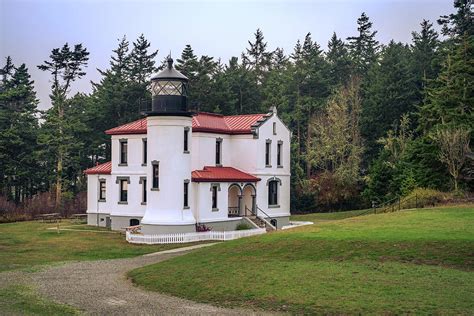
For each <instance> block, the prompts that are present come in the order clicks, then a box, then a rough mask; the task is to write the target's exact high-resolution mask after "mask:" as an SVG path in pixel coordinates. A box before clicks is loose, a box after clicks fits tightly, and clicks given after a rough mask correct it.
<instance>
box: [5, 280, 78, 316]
mask: <svg viewBox="0 0 474 316" xmlns="http://www.w3.org/2000/svg"><path fill="white" fill-rule="evenodd" d="M0 310H1V311H2V312H1V313H2V314H3V315H10V314H15V315H47V316H49V315H79V314H80V313H79V311H78V310H77V309H75V308H73V307H71V306H68V305H62V304H57V303H54V302H52V301H49V300H45V299H43V298H41V297H40V296H38V295H37V294H36V293H35V291H33V290H32V289H31V288H29V287H26V286H21V285H12V286H9V287H6V288H2V289H0Z"/></svg>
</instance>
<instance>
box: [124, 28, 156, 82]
mask: <svg viewBox="0 0 474 316" xmlns="http://www.w3.org/2000/svg"><path fill="white" fill-rule="evenodd" d="M149 48H150V43H149V42H148V41H147V39H146V38H145V36H144V35H143V34H141V35H140V36H139V37H138V39H137V40H136V41H135V42H133V49H132V52H131V54H130V76H131V79H132V80H133V81H134V82H136V83H138V84H139V85H147V84H148V80H149V78H150V76H151V75H152V74H153V73H154V72H156V71H157V68H156V67H155V61H154V59H155V57H156V55H157V54H158V50H156V51H154V52H151V53H148V49H149Z"/></svg>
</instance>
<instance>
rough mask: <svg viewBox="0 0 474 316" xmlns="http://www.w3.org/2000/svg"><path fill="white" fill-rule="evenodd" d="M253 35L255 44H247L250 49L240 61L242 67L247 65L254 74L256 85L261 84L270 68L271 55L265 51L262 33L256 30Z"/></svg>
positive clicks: (265, 46)
mask: <svg viewBox="0 0 474 316" xmlns="http://www.w3.org/2000/svg"><path fill="white" fill-rule="evenodd" d="M254 35H255V42H254V43H252V42H251V41H249V42H248V43H249V45H250V48H247V49H246V53H242V61H243V63H244V65H248V66H249V67H250V69H251V70H252V71H254V72H255V77H256V79H257V84H261V83H263V81H264V78H265V74H266V72H267V71H268V69H269V67H270V64H271V58H272V53H271V52H269V51H267V43H266V42H265V41H264V40H265V38H264V36H263V32H262V31H261V30H260V29H257V32H255V34H254Z"/></svg>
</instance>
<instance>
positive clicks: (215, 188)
mask: <svg viewBox="0 0 474 316" xmlns="http://www.w3.org/2000/svg"><path fill="white" fill-rule="evenodd" d="M218 190H219V187H218V186H217V185H212V186H211V192H212V210H213V211H218V210H219V209H218V208H217V191H218Z"/></svg>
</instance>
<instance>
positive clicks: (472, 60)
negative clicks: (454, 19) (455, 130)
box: [419, 35, 474, 133]
mask: <svg viewBox="0 0 474 316" xmlns="http://www.w3.org/2000/svg"><path fill="white" fill-rule="evenodd" d="M473 104H474V37H473V36H467V35H466V36H463V37H462V39H460V42H459V44H457V45H456V47H455V48H453V50H452V51H451V52H450V53H449V54H448V56H447V57H446V59H445V61H444V62H443V66H442V70H441V72H440V74H439V76H438V78H437V79H436V80H434V81H433V82H431V84H430V85H429V86H428V87H427V97H426V100H425V102H424V104H423V105H422V106H421V107H420V119H419V121H420V129H421V130H422V131H424V132H425V133H427V132H430V131H432V130H433V129H434V128H435V127H436V126H437V125H439V124H444V125H453V126H457V127H461V126H464V127H466V128H468V129H470V130H473V129H474V114H473V113H474V112H473V106H472V105H473Z"/></svg>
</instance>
